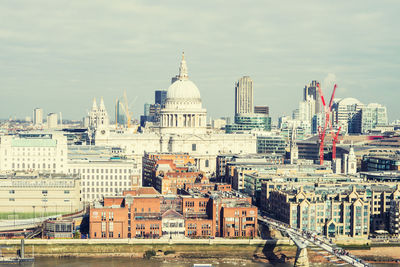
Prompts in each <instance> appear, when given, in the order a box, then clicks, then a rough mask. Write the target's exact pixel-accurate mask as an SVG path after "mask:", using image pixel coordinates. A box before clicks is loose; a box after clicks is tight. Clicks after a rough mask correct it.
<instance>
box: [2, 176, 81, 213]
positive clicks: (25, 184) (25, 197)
mask: <svg viewBox="0 0 400 267" xmlns="http://www.w3.org/2000/svg"><path fill="white" fill-rule="evenodd" d="M79 208H80V178H79V176H78V175H67V174H53V173H51V174H50V173H48V174H42V173H37V172H31V173H25V172H20V173H13V174H2V175H0V210H1V212H2V213H10V214H11V215H12V214H19V213H31V214H34V216H36V217H41V216H46V215H48V214H59V213H72V212H75V211H77V210H79Z"/></svg>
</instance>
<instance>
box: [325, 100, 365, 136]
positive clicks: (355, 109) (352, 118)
mask: <svg viewBox="0 0 400 267" xmlns="http://www.w3.org/2000/svg"><path fill="white" fill-rule="evenodd" d="M362 107H364V104H363V103H361V102H360V101H358V100H357V99H355V98H350V97H349V98H343V99H339V100H338V101H335V102H334V103H333V106H332V110H333V124H334V125H335V126H337V127H339V126H340V127H342V129H341V130H342V132H344V133H360V132H361V113H360V110H361V108H362Z"/></svg>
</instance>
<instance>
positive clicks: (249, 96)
mask: <svg viewBox="0 0 400 267" xmlns="http://www.w3.org/2000/svg"><path fill="white" fill-rule="evenodd" d="M253 97H254V94H253V80H252V79H251V78H250V77H249V76H243V77H242V78H240V79H239V80H238V81H237V82H236V84H235V115H237V114H243V113H244V114H248V113H253Z"/></svg>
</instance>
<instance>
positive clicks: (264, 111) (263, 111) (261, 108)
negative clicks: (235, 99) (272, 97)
mask: <svg viewBox="0 0 400 267" xmlns="http://www.w3.org/2000/svg"><path fill="white" fill-rule="evenodd" d="M254 113H257V114H264V115H265V116H269V107H268V106H255V107H254Z"/></svg>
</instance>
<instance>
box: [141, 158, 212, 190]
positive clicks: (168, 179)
mask: <svg viewBox="0 0 400 267" xmlns="http://www.w3.org/2000/svg"><path fill="white" fill-rule="evenodd" d="M207 182H208V179H207V178H206V176H205V174H204V172H200V171H199V170H198V168H197V167H196V160H195V159H194V158H193V157H191V156H189V155H188V154H170V153H166V154H145V155H144V156H143V184H144V185H146V186H152V187H154V188H155V189H156V190H157V191H159V192H160V193H161V194H164V195H165V194H178V193H179V190H181V189H183V188H184V184H185V183H207Z"/></svg>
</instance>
